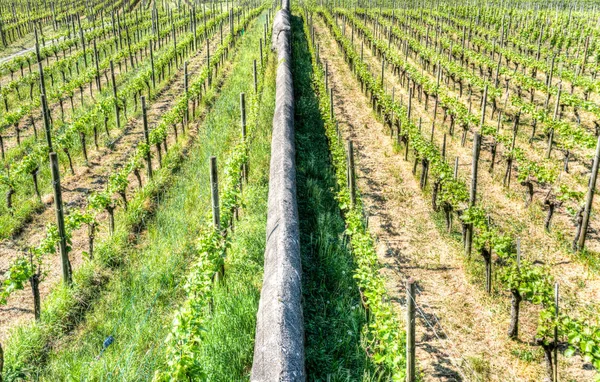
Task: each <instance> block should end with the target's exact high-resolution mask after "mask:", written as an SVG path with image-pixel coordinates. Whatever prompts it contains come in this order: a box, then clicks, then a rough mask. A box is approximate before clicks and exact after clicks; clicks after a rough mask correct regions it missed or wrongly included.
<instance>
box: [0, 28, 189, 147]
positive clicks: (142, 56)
mask: <svg viewBox="0 0 600 382" xmlns="http://www.w3.org/2000/svg"><path fill="white" fill-rule="evenodd" d="M185 33H187V31H186V32H185ZM146 36H147V35H144V36H143V37H146ZM177 38H178V39H179V38H181V36H178V37H177ZM170 46H171V45H169V42H164V43H163V45H162V47H163V49H162V50H164V48H166V47H170ZM162 50H160V51H158V52H154V54H155V56H158V55H159V53H160V52H161V51H162ZM112 54H114V52H113V53H112ZM112 54H110V53H109V55H112ZM52 58H53V56H52ZM60 58H62V56H61V57H60ZM104 58H105V57H104ZM104 58H101V60H103V59H104ZM133 60H134V63H135V67H134V68H132V67H131V62H130V58H129V56H126V57H124V58H123V59H122V60H121V61H120V64H118V63H116V62H115V65H114V72H115V80H116V82H117V89H119V88H120V86H122V83H121V82H122V79H121V78H120V77H121V75H123V74H127V73H132V72H133V73H135V72H137V71H138V70H139V68H140V67H142V66H143V65H144V63H145V62H149V60H150V56H149V54H147V52H146V53H145V52H144V50H139V51H137V52H135V54H134V55H133ZM45 62H46V61H44V63H45ZM90 65H92V64H90ZM44 66H46V65H44ZM84 70H85V69H84ZM26 71H27V69H26ZM32 71H33V72H34V73H37V71H38V69H37V64H35V65H32ZM100 72H101V73H100V76H99V77H100V86H101V88H102V90H103V91H104V90H105V89H110V88H112V81H111V79H110V68H105V69H101V70H100ZM73 74H74V77H69V78H67V83H69V82H70V80H72V79H74V78H76V75H75V72H74V73H73ZM46 81H47V86H48V85H49V84H50V81H49V80H46ZM61 83H62V79H57V86H59V84H61ZM82 88H83V92H80V91H79V89H75V90H74V91H73V105H74V106H75V110H76V111H77V110H78V108H81V106H82V103H83V104H84V105H90V104H93V103H94V102H96V98H97V97H98V95H99V94H100V92H99V91H98V88H97V87H96V81H95V80H92V81H91V82H89V83H85V84H83V87H82ZM21 93H22V95H23V96H24V97H23V99H26V100H27V101H26V102H28V103H29V93H28V91H27V92H24V91H23V90H21ZM24 93H27V94H24ZM82 94H83V97H82ZM92 94H93V96H92ZM63 95H64V101H63V109H64V116H65V118H64V119H65V121H72V115H73V112H72V110H71V102H70V98H69V97H67V96H66V94H63ZM36 97H37V96H36ZM82 98H83V100H82ZM14 103H15V101H14V100H13V101H12V102H10V105H11V107H12V106H14ZM1 107H2V108H4V105H1ZM49 109H50V113H51V115H52V119H53V120H54V121H60V120H61V109H60V102H59V101H56V100H51V103H50V104H49ZM31 114H33V123H32V118H31V116H26V117H24V118H22V119H21V120H20V121H19V132H20V139H21V141H23V140H26V139H27V138H29V137H33V136H34V134H35V132H34V128H33V127H34V125H35V127H36V129H37V134H38V139H44V135H43V134H44V120H43V117H42V114H41V107H38V108H36V109H33V110H32V113H31ZM2 137H3V138H4V149H5V151H7V152H8V151H9V150H11V149H12V148H14V147H16V146H17V134H16V131H15V128H14V127H12V126H11V127H9V128H8V129H7V130H6V131H5V132H4V133H3V135H2Z"/></svg>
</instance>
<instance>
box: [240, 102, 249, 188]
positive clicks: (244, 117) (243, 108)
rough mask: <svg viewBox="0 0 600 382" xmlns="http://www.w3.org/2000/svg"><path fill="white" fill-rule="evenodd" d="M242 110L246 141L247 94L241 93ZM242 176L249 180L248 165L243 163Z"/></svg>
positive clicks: (243, 136) (243, 140)
mask: <svg viewBox="0 0 600 382" xmlns="http://www.w3.org/2000/svg"><path fill="white" fill-rule="evenodd" d="M240 111H241V116H242V142H246V94H245V93H240ZM242 178H243V180H244V181H245V182H247V181H248V165H247V164H246V163H243V164H242Z"/></svg>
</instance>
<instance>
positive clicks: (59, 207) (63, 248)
mask: <svg viewBox="0 0 600 382" xmlns="http://www.w3.org/2000/svg"><path fill="white" fill-rule="evenodd" d="M50 167H51V170H52V187H53V189H54V206H55V209H56V225H57V227H58V236H59V242H58V248H59V251H60V258H61V265H62V274H63V282H64V283H65V284H66V285H71V283H72V282H73V280H72V279H71V263H70V261H69V253H68V251H67V237H66V234H65V216H64V211H63V201H62V192H61V190H60V172H59V169H58V155H56V153H55V152H51V153H50Z"/></svg>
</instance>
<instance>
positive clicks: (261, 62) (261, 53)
mask: <svg viewBox="0 0 600 382" xmlns="http://www.w3.org/2000/svg"><path fill="white" fill-rule="evenodd" d="M258 46H259V48H260V67H261V68H262V67H263V40H262V38H260V39H258Z"/></svg>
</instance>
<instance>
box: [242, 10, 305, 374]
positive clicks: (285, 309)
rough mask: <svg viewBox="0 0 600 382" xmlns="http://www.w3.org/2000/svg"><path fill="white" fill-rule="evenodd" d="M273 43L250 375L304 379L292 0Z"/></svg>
mask: <svg viewBox="0 0 600 382" xmlns="http://www.w3.org/2000/svg"><path fill="white" fill-rule="evenodd" d="M273 48H274V50H276V51H277V57H278V67H277V80H276V81H277V82H276V86H277V87H276V101H275V115H274V117H273V138H272V146H271V168H270V179H269V200H268V217H267V246H266V251H265V271H264V280H263V287H262V291H261V295H260V303H259V307H258V316H257V324H256V339H255V345H254V362H253V365H252V376H251V380H252V381H256V382H258V381H260V382H267V381H268V382H275V381H305V380H306V376H305V370H304V319H303V316H302V304H301V298H302V277H301V276H302V264H301V261H300V242H299V223H298V206H297V200H296V163H295V147H294V88H293V83H292V73H291V65H290V63H291V24H290V12H289V0H283V3H282V9H281V10H280V11H279V12H278V13H277V15H276V16H275V20H274V21H273Z"/></svg>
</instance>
